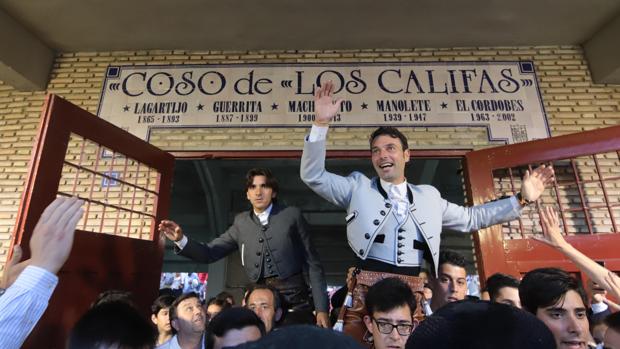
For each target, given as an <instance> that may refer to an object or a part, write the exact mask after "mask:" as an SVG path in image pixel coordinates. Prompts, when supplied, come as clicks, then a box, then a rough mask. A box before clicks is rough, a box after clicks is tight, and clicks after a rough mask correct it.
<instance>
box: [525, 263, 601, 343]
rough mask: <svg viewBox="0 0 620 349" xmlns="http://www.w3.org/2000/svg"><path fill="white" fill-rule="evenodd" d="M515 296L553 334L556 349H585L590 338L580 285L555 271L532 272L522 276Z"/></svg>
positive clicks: (557, 270)
mask: <svg viewBox="0 0 620 349" xmlns="http://www.w3.org/2000/svg"><path fill="white" fill-rule="evenodd" d="M519 297H520V298H521V305H522V307H523V309H524V310H527V311H529V312H530V313H532V314H534V315H536V317H537V318H539V319H540V320H542V322H544V323H545V325H547V327H548V328H549V330H551V332H552V333H553V337H554V338H555V341H556V344H557V348H558V349H585V348H587V345H586V344H587V342H588V340H589V338H590V332H589V326H588V317H587V314H586V312H587V308H586V304H588V302H587V298H586V293H585V291H584V289H583V287H582V286H581V283H580V282H579V281H578V280H577V279H575V278H573V277H572V276H571V275H570V274H568V273H567V272H565V271H563V270H561V269H557V268H540V269H534V270H532V271H530V272H528V273H527V274H525V276H524V277H523V279H522V280H521V284H520V285H519Z"/></svg>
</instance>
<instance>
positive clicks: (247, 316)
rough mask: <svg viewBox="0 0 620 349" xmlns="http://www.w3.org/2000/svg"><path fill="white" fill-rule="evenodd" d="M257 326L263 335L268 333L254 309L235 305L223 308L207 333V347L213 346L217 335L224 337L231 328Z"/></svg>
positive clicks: (207, 348) (210, 324)
mask: <svg viewBox="0 0 620 349" xmlns="http://www.w3.org/2000/svg"><path fill="white" fill-rule="evenodd" d="M248 326H256V327H258V330H259V331H260V334H261V336H264V335H265V333H266V330H265V324H264V323H263V321H262V320H261V319H260V318H259V317H258V315H256V314H255V313H254V312H253V311H251V310H250V309H247V308H241V307H234V308H228V309H225V310H222V311H221V312H220V313H219V314H217V315H215V316H214V317H213V319H212V320H211V322H210V323H209V326H207V332H206V334H205V348H206V349H210V348H213V344H214V342H215V337H216V336H217V337H223V336H224V335H226V333H227V332H228V331H230V330H240V329H242V328H244V327H248Z"/></svg>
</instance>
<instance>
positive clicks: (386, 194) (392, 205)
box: [300, 81, 553, 333]
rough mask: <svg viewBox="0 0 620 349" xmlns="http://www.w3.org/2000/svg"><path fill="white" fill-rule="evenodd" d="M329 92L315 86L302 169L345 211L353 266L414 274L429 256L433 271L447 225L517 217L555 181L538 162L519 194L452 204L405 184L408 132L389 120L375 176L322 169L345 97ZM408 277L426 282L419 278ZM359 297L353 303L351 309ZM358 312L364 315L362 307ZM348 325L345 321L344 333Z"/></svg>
mask: <svg viewBox="0 0 620 349" xmlns="http://www.w3.org/2000/svg"><path fill="white" fill-rule="evenodd" d="M333 92H334V85H333V83H332V82H331V81H328V82H326V83H324V84H322V86H321V87H319V88H317V89H316V91H315V96H314V106H315V111H316V115H315V121H314V123H313V125H312V129H311V130H310V134H309V135H308V136H307V137H306V140H305V142H304V150H303V154H302V158H301V166H300V175H301V179H302V180H303V181H304V183H306V185H308V186H309V187H310V189H312V190H313V191H314V192H316V193H317V194H319V195H320V196H321V197H323V198H324V199H326V200H327V201H329V202H331V203H333V204H335V205H336V206H339V207H342V208H344V209H346V211H347V215H346V218H345V220H346V224H347V240H348V243H349V246H351V248H352V250H353V252H354V253H355V255H356V257H357V267H358V268H359V269H361V270H363V271H372V272H379V273H385V274H398V275H408V276H411V277H417V275H418V274H419V272H420V269H421V267H422V266H423V262H424V260H426V261H428V262H429V263H430V265H431V266H432V273H433V274H434V275H435V276H437V272H438V267H439V246H440V242H441V232H442V230H443V229H444V228H447V229H451V230H456V231H462V232H471V231H475V230H479V229H482V228H486V227H488V226H491V225H494V224H498V223H502V222H506V221H510V220H513V219H516V218H518V217H519V216H520V215H521V210H522V207H523V206H524V205H526V204H528V203H529V202H531V201H535V200H537V199H538V197H539V196H540V195H541V194H542V193H543V191H544V189H545V186H546V185H547V184H550V183H552V182H553V169H552V168H551V167H545V166H544V165H543V166H540V167H538V168H537V169H535V170H534V171H532V173H531V174H530V172H529V171H528V172H527V173H526V175H525V177H524V178H523V181H522V186H521V192H520V193H518V194H517V195H515V196H512V197H510V198H507V199H500V200H497V201H494V202H489V203H486V204H482V205H476V206H473V207H462V206H459V205H455V204H453V203H450V202H448V201H446V200H445V199H443V198H442V197H441V194H440V193H439V191H438V190H437V189H435V188H434V187H432V186H430V185H413V184H411V183H408V182H407V178H406V177H405V166H406V165H407V163H408V162H409V160H410V150H409V146H408V142H407V138H406V137H405V136H404V135H403V134H402V133H401V132H400V131H399V130H398V129H396V128H394V127H389V126H382V127H379V128H378V129H377V130H375V131H374V132H373V133H372V134H371V135H370V152H371V162H372V165H373V167H374V169H375V171H376V173H377V176H376V177H374V178H368V177H366V176H365V175H363V174H362V173H360V172H353V173H351V174H350V175H349V176H346V177H343V176H340V175H337V174H334V173H330V172H328V171H327V170H326V169H325V156H326V138H327V132H328V130H329V123H330V122H331V120H332V119H333V118H334V116H336V114H337V113H338V112H339V109H340V105H341V103H342V100H341V99H334V98H333ZM360 276H363V275H360ZM385 276H389V275H385ZM370 277H371V276H368V277H367V278H370ZM411 281H412V283H413V284H420V285H423V282H418V281H419V280H411ZM415 291H416V292H418V291H419V292H422V291H423V290H422V289H420V290H415ZM355 294H360V293H359V292H354V295H355ZM360 303H361V304H363V302H359V301H357V302H356V300H355V299H354V301H353V305H354V307H355V304H360ZM418 308H420V309H421V308H422V307H421V306H420V307H418ZM358 310H359V311H360V314H358V315H359V316H363V315H364V313H365V309H358ZM416 316H417V315H416ZM347 318H350V317H347ZM350 323H358V324H359V321H357V322H355V321H352V322H350ZM347 327H348V325H347V322H346V321H345V326H344V330H345V332H348V329H347ZM357 327H358V328H359V327H360V326H359V325H357ZM348 333H349V332H348Z"/></svg>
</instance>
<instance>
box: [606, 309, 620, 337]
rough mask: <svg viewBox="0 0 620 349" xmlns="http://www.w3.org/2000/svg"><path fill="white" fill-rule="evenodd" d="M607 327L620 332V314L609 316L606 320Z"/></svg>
mask: <svg viewBox="0 0 620 349" xmlns="http://www.w3.org/2000/svg"><path fill="white" fill-rule="evenodd" d="M605 325H607V326H608V327H609V328H610V329H612V330H614V331H616V332H620V312H616V313H613V314H611V315H608V316H607V317H606V318H605Z"/></svg>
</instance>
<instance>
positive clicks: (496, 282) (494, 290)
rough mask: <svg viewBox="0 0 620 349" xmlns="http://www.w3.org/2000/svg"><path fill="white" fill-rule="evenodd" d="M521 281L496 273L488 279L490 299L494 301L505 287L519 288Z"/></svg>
mask: <svg viewBox="0 0 620 349" xmlns="http://www.w3.org/2000/svg"><path fill="white" fill-rule="evenodd" d="M519 283H520V282H519V280H517V278H515V277H514V276H512V275H508V274H502V273H495V274H493V275H491V276H489V278H488V279H487V282H486V291H487V292H489V298H490V299H491V300H492V301H494V300H495V299H496V298H497V296H498V295H499V290H501V289H502V288H504V287H513V288H516V289H518V288H519Z"/></svg>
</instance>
